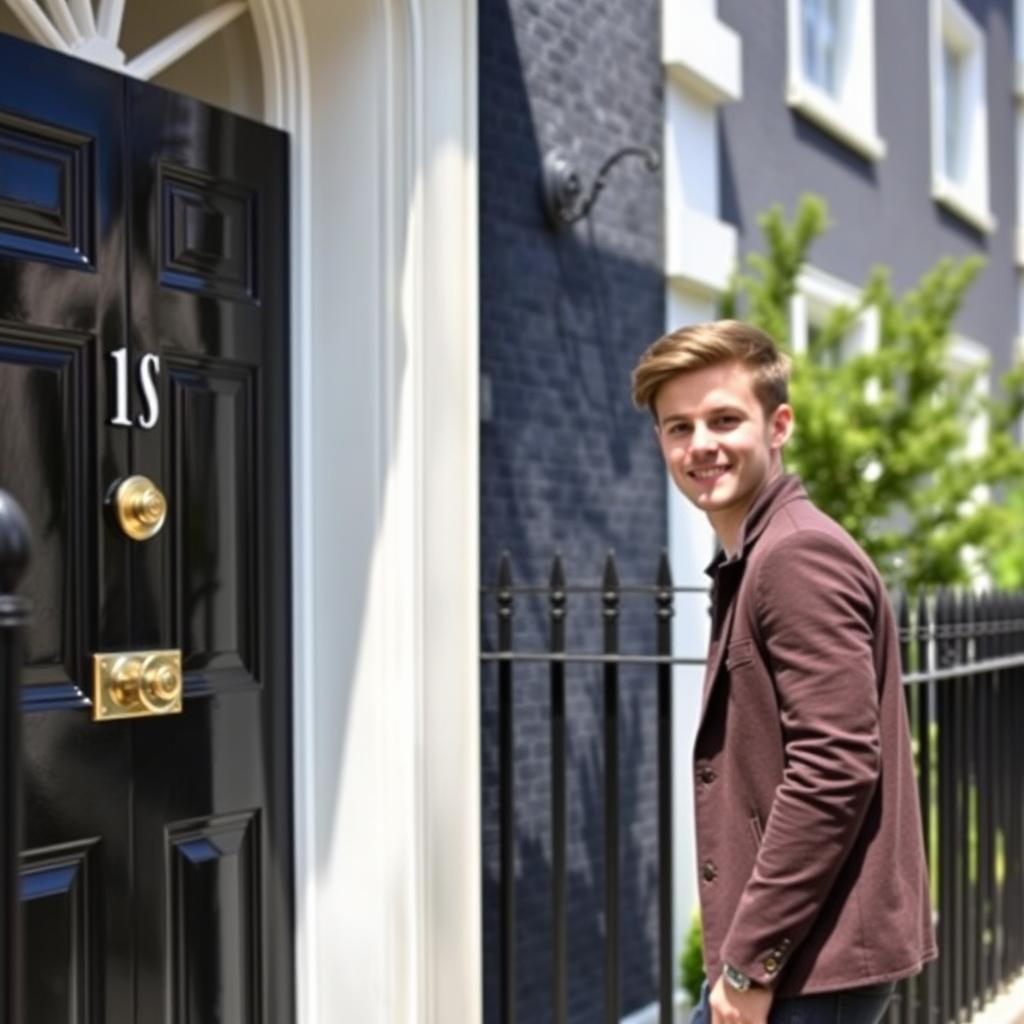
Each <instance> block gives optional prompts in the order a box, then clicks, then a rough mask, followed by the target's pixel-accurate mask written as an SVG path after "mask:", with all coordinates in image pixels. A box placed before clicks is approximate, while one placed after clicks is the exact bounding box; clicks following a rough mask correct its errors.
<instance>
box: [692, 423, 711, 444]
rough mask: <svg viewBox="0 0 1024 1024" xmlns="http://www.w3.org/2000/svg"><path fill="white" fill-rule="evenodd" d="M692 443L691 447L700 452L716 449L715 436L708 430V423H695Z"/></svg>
mask: <svg viewBox="0 0 1024 1024" xmlns="http://www.w3.org/2000/svg"><path fill="white" fill-rule="evenodd" d="M690 443H691V447H693V448H696V449H697V450H698V451H703V450H704V449H707V448H713V447H714V444H715V439H714V435H713V434H712V432H711V431H710V430H708V427H707V424H706V423H694V425H693V437H692V439H691V442H690Z"/></svg>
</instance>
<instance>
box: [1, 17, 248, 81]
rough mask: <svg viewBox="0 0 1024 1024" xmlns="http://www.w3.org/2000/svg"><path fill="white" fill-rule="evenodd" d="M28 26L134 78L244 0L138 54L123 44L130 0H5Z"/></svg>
mask: <svg viewBox="0 0 1024 1024" xmlns="http://www.w3.org/2000/svg"><path fill="white" fill-rule="evenodd" d="M6 2H7V6H8V7H10V9H11V10H12V11H13V12H14V14H15V16H16V17H17V19H18V21H20V22H21V24H22V25H23V26H24V28H25V31H26V32H28V34H29V35H30V36H31V37H32V38H33V39H34V40H35V41H36V42H37V43H42V45H43V46H49V47H50V48H51V49H54V50H59V51H60V52H62V53H68V54H71V55H73V56H76V57H81V58H82V59H83V60H88V61H91V62H92V63H93V64H102V65H103V66H104V67H108V68H112V69H113V70H115V71H120V72H122V73H124V74H126V75H132V76H133V77H134V78H141V79H150V78H153V77H154V76H155V75H158V74H159V73H160V72H161V71H163V70H164V68H166V67H168V66H169V65H171V64H173V63H174V62H175V61H178V60H180V59H181V58H182V57H184V56H185V55H186V54H187V53H190V52H191V51H192V50H194V49H195V48H196V47H197V46H199V45H200V44H201V43H203V42H205V41H206V40H207V39H209V38H210V36H212V35H214V34H215V33H216V32H219V31H220V30H221V29H222V28H224V27H225V26H226V25H229V24H230V23H231V22H233V21H234V20H235V19H236V18H237V17H239V16H240V15H242V14H244V13H245V11H246V8H247V6H248V5H247V4H246V3H245V2H244V0H232V2H230V3H223V4H220V5H218V6H217V7H215V8H214V9H213V10H212V11H207V12H206V13H205V14H200V15H199V16H198V17H197V18H193V19H192V20H191V21H189V22H187V23H186V24H184V25H182V27H181V28H179V29H176V30H175V31H174V32H172V33H171V34H170V35H168V36H165V37H164V38H163V39H161V40H160V41H159V42H157V43H154V44H153V45H152V46H151V47H149V49H147V50H145V51H143V52H142V53H140V54H139V55H138V56H137V57H133V58H132V59H131V60H127V59H126V58H125V55H124V51H123V50H122V49H121V48H120V46H119V45H118V43H119V41H120V38H121V23H122V21H123V18H124V5H125V0H99V4H98V6H97V7H96V9H95V10H94V9H93V4H92V0H6Z"/></svg>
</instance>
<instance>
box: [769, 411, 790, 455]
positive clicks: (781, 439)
mask: <svg viewBox="0 0 1024 1024" xmlns="http://www.w3.org/2000/svg"><path fill="white" fill-rule="evenodd" d="M792 436H793V407H792V406H791V405H786V404H785V403H783V404H782V405H780V406H778V407H777V408H776V409H775V411H774V412H773V413H772V417H771V444H772V448H775V449H781V448H782V447H783V445H785V443H786V442H787V441H788V440H789V439H790V437H792Z"/></svg>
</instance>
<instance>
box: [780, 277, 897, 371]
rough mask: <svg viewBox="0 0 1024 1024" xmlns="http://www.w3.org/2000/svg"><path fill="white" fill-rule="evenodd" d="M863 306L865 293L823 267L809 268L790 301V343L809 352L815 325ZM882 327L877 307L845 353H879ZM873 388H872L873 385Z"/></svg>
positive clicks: (866, 314)
mask: <svg viewBox="0 0 1024 1024" xmlns="http://www.w3.org/2000/svg"><path fill="white" fill-rule="evenodd" d="M860 302H861V289H860V288H858V287H857V286H856V285H854V284H851V283H850V282H849V281H844V280H843V279H842V278H839V277H836V276H835V275H834V274H830V273H828V272H827V271H824V270H821V269H820V268H819V267H815V266H812V265H810V264H805V265H804V266H803V267H802V268H801V269H800V273H799V274H798V275H797V278H796V291H795V292H794V294H793V296H792V298H791V299H790V307H789V328H790V342H791V344H792V346H793V350H794V352H804V351H806V349H807V333H808V330H809V328H810V326H811V325H812V324H814V323H820V322H822V321H824V320H825V319H826V318H827V317H828V316H829V314H830V313H831V312H832V311H833V310H835V309H838V308H839V307H841V306H846V307H848V308H849V309H856V308H857V306H858V305H859V304H860ZM880 327H881V323H880V320H879V312H878V309H877V308H876V307H873V306H869V307H868V308H866V309H863V310H861V312H860V314H859V315H858V317H857V320H856V322H855V324H854V327H853V328H852V329H851V332H850V335H849V340H848V342H844V345H843V352H844V353H845V354H846V355H847V356H853V355H855V354H857V353H859V352H874V351H877V349H878V344H879V330H880ZM869 387H870V385H869Z"/></svg>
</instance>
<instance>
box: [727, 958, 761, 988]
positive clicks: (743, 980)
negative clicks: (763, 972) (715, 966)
mask: <svg viewBox="0 0 1024 1024" xmlns="http://www.w3.org/2000/svg"><path fill="white" fill-rule="evenodd" d="M722 977H723V978H725V980H726V983H727V984H728V985H729V986H730V987H731V988H734V989H736V991H737V992H746V991H748V990H749V989H750V986H751V985H753V984H754V983H753V982H752V981H751V980H750V978H748V977H747V976H746V975H745V974H744V973H743V972H742V971H737V970H736V968H735V967H730V966H729V965H728V964H725V965H724V966H723V967H722Z"/></svg>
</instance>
